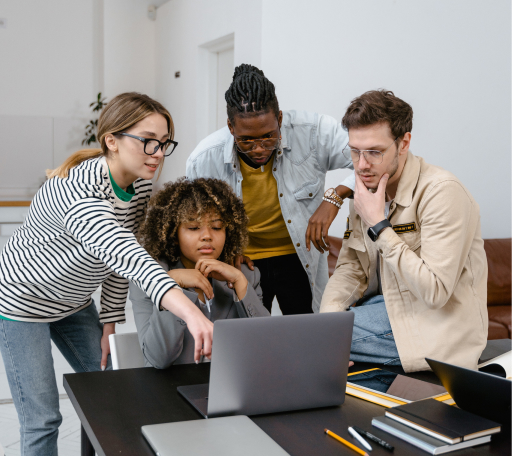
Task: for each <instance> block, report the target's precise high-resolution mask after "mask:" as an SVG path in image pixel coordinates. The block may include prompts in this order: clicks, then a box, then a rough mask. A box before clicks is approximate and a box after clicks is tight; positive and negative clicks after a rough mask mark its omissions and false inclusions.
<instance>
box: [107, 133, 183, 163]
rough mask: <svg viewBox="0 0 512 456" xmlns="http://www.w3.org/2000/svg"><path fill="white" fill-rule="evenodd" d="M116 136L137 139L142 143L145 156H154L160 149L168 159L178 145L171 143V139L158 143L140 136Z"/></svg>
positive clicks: (156, 140) (124, 134) (174, 142)
mask: <svg viewBox="0 0 512 456" xmlns="http://www.w3.org/2000/svg"><path fill="white" fill-rule="evenodd" d="M116 134H117V135H122V136H128V137H129V138H134V139H138V140H139V141H141V142H143V143H144V153H145V154H146V155H154V154H156V153H157V152H158V149H162V152H163V153H164V157H168V156H169V155H171V154H172V153H173V152H174V149H176V146H177V145H178V143H177V142H176V141H173V140H172V139H168V140H167V141H164V142H162V141H158V139H153V138H142V137H141V136H134V135H130V134H128V133H116Z"/></svg>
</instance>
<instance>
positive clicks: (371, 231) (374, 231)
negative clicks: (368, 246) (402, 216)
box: [368, 219, 393, 242]
mask: <svg viewBox="0 0 512 456" xmlns="http://www.w3.org/2000/svg"><path fill="white" fill-rule="evenodd" d="M388 226H389V227H390V228H392V227H393V225H391V222H390V221H389V220H388V219H385V220H382V222H379V223H377V225H375V226H370V228H368V236H369V237H370V239H371V240H372V241H373V242H375V241H376V240H377V239H378V238H379V234H380V233H381V232H382V230H383V229H384V228H387V227H388Z"/></svg>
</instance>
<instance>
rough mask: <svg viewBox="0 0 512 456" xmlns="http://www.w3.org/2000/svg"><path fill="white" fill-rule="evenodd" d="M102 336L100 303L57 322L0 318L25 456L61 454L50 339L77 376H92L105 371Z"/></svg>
mask: <svg viewBox="0 0 512 456" xmlns="http://www.w3.org/2000/svg"><path fill="white" fill-rule="evenodd" d="M102 334H103V325H102V324H101V323H100V322H99V316H98V311H97V310H96V306H95V305H94V302H93V303H92V304H91V305H90V306H88V307H87V308H85V309H83V310H81V311H79V312H77V313H75V314H73V315H70V316H68V317H66V318H63V319H62V320H59V321H55V322H53V323H43V322H41V323H25V322H21V321H8V320H3V319H0V353H1V354H2V358H3V361H4V365H5V370H6V373H7V380H8V382H9V388H10V390H11V394H12V398H13V401H14V405H15V407H16V411H17V412H18V419H19V421H20V437H21V438H20V443H21V455H22V456H56V455H57V436H58V433H59V431H58V428H59V426H60V423H61V422H62V416H61V414H60V411H59V390H58V388H57V379H56V376H55V370H54V368H53V358H52V352H51V343H50V340H53V342H54V343H55V345H56V346H57V347H58V349H59V350H60V352H61V353H62V354H63V355H64V357H65V358H66V360H67V361H68V362H69V364H70V365H71V367H72V368H73V370H74V371H75V372H90V371H97V370H100V369H101V367H100V361H101V346H100V341H101V336H102ZM111 368H112V367H111V362H110V356H109V360H108V366H107V369H111ZM59 381H62V380H61V379H59Z"/></svg>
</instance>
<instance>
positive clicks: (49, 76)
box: [0, 0, 155, 200]
mask: <svg viewBox="0 0 512 456" xmlns="http://www.w3.org/2000/svg"><path fill="white" fill-rule="evenodd" d="M0 17H2V18H6V19H7V27H6V28H1V29H0V133H1V135H0V198H1V199H11V200H13V199H14V200H16V199H23V200H27V199H31V197H32V196H33V195H34V193H35V192H36V191H37V189H38V188H39V186H40V185H41V184H42V183H43V182H44V179H45V170H46V169H47V168H54V167H56V166H58V165H59V164H60V163H62V161H63V160H64V159H65V158H66V157H67V156H69V155H70V154H71V153H73V152H74V151H76V150H78V149H80V148H82V147H83V146H82V144H81V141H82V139H83V137H84V130H85V125H86V124H87V123H88V121H89V119H91V118H92V117H93V116H92V114H91V110H90V107H89V104H90V103H91V102H92V101H94V100H95V99H96V95H97V93H98V92H100V91H101V92H102V93H103V94H104V95H105V96H107V98H108V99H111V98H112V97H114V96H115V95H117V94H119V93H121V92H126V91H138V92H143V93H147V94H148V95H150V96H154V94H155V75H154V70H155V22H154V21H151V20H149V18H148V17H147V4H146V3H145V2H144V1H142V0H82V1H80V2H69V1H64V0H48V1H46V2H40V1H37V0H24V1H23V2H13V1H7V0H0ZM20 154H23V157H24V162H23V163H24V167H23V168H21V167H19V166H14V161H13V157H19V156H20ZM18 163H19V162H18Z"/></svg>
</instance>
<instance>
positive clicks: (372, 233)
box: [368, 226, 378, 242]
mask: <svg viewBox="0 0 512 456" xmlns="http://www.w3.org/2000/svg"><path fill="white" fill-rule="evenodd" d="M372 228H373V227H372V226H371V227H370V228H368V237H369V238H370V239H371V240H372V241H373V242H375V241H376V240H377V238H378V236H377V234H376V233H375V231H373V229H372Z"/></svg>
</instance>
